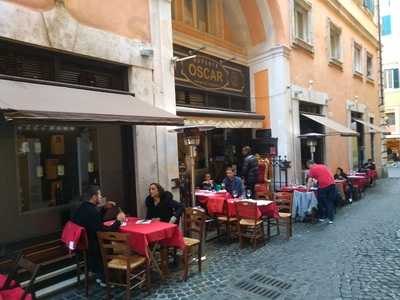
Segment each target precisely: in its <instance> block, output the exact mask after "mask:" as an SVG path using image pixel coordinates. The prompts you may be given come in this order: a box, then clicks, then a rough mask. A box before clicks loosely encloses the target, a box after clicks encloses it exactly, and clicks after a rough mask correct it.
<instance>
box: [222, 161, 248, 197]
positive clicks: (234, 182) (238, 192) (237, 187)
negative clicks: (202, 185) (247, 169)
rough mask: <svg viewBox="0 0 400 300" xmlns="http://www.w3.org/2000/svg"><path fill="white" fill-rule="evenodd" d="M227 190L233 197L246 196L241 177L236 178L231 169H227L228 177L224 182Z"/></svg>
mask: <svg viewBox="0 0 400 300" xmlns="http://www.w3.org/2000/svg"><path fill="white" fill-rule="evenodd" d="M223 184H224V185H225V189H226V191H227V192H229V193H230V194H231V195H232V196H236V197H241V196H243V195H244V189H243V182H242V179H240V177H238V176H235V173H234V172H233V170H232V168H231V167H228V168H227V169H226V177H225V178H224V180H223Z"/></svg>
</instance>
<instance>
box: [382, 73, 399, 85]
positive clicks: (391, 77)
mask: <svg viewBox="0 0 400 300" xmlns="http://www.w3.org/2000/svg"><path fill="white" fill-rule="evenodd" d="M384 86H385V89H398V88H399V69H387V70H385V71H384Z"/></svg>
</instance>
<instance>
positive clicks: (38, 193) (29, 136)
mask: <svg viewBox="0 0 400 300" xmlns="http://www.w3.org/2000/svg"><path fill="white" fill-rule="evenodd" d="M96 150H97V146H96V129H95V128H89V127H76V126H71V125H60V124H46V125H45V124H20V125H18V126H17V161H18V172H19V184H20V189H19V191H20V197H21V198H20V199H21V206H20V209H21V211H22V212H26V211H32V210H36V209H41V208H46V207H54V206H59V205H64V204H69V203H72V202H76V201H79V200H80V197H81V195H82V191H83V190H84V189H85V188H87V186H88V185H90V184H99V182H98V173H97V168H98V163H97V162H98V158H97V151H96Z"/></svg>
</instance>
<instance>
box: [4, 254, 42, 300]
mask: <svg viewBox="0 0 400 300" xmlns="http://www.w3.org/2000/svg"><path fill="white" fill-rule="evenodd" d="M39 268H40V264H36V263H34V262H32V261H30V260H28V259H26V258H25V257H24V256H23V254H19V255H18V256H17V258H16V260H15V263H14V267H13V269H12V270H11V273H10V274H9V275H8V276H7V278H6V281H5V283H4V286H3V289H9V288H12V282H13V280H15V279H16V277H17V275H18V273H19V272H20V271H21V270H24V271H26V272H28V273H29V274H30V278H29V281H28V284H27V285H26V286H25V288H24V292H23V293H22V295H21V297H20V299H21V300H22V299H25V297H26V296H27V295H28V294H34V292H35V290H34V284H35V280H36V277H37V275H38V272H39Z"/></svg>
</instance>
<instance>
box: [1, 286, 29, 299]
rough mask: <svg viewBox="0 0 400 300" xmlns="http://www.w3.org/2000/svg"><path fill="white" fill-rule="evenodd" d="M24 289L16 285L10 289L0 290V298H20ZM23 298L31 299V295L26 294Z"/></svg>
mask: <svg viewBox="0 0 400 300" xmlns="http://www.w3.org/2000/svg"><path fill="white" fill-rule="evenodd" d="M23 293H24V290H23V289H22V288H20V287H16V288H13V289H10V290H3V291H0V300H20V299H21V296H22V295H23ZM24 300H32V295H31V294H27V295H25V297H24Z"/></svg>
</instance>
